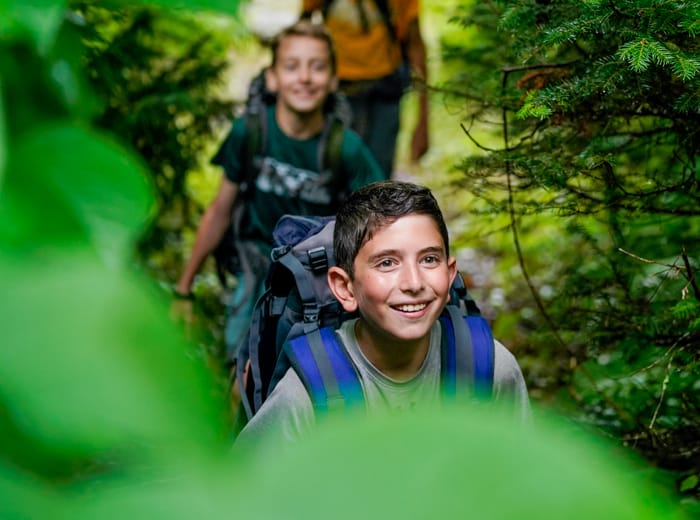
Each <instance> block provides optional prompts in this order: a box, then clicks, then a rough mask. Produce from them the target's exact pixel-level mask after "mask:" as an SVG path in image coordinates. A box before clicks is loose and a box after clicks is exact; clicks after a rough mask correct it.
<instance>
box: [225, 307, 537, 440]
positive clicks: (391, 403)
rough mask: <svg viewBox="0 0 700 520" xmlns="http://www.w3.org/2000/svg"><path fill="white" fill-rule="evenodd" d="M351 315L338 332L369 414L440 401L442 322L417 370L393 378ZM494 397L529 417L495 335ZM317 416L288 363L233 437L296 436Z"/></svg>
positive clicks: (512, 366)
mask: <svg viewBox="0 0 700 520" xmlns="http://www.w3.org/2000/svg"><path fill="white" fill-rule="evenodd" d="M355 321H356V320H349V321H346V322H345V323H343V324H342V325H341V327H340V328H339V329H338V330H337V331H336V334H338V337H339V339H340V342H341V344H342V345H344V346H345V349H346V350H347V352H348V354H349V355H350V358H351V359H352V362H353V363H354V365H355V368H356V370H357V373H358V375H359V378H360V383H361V385H362V389H363V391H364V396H365V407H366V410H367V413H368V414H369V415H373V414H380V413H383V414H386V413H390V414H391V413H406V412H410V411H411V410H416V409H419V408H420V407H433V408H434V407H436V406H441V403H442V399H441V391H440V363H441V362H440V342H441V334H442V328H441V327H440V325H439V323H437V322H436V323H435V324H434V325H433V328H432V329H431V331H430V348H429V349H428V354H427V356H426V357H425V360H424V361H423V364H422V365H421V367H420V369H419V370H418V372H416V374H415V375H414V376H413V377H411V378H410V379H408V380H406V381H396V380H394V379H391V378H389V377H387V376H386V375H385V374H383V373H382V372H380V371H379V370H378V369H377V368H376V367H375V366H374V365H372V363H370V362H369V360H368V359H367V358H366V357H365V355H364V354H363V353H362V350H361V349H360V346H359V345H358V343H357V338H356V337H355ZM493 399H494V401H495V402H497V403H499V404H500V405H502V406H508V407H511V408H512V411H513V414H515V415H516V417H517V418H518V419H521V420H523V421H528V420H529V418H530V404H529V400H528V396H527V388H526V386H525V380H524V379H523V375H522V372H521V371H520V367H519V366H518V362H517V361H516V360H515V357H514V356H513V355H512V354H511V353H510V352H509V351H508V349H506V348H505V347H504V346H503V345H502V344H501V343H500V342H498V341H496V342H495V357H494V381H493ZM315 422H316V418H315V413H314V408H313V404H312V402H311V398H310V397H309V394H308V393H307V391H306V388H304V384H303V383H302V382H301V380H300V379H299V376H298V375H297V373H296V372H295V371H294V370H293V369H289V370H288V371H287V373H286V374H285V375H284V377H283V378H282V379H281V380H280V382H279V383H278V384H277V386H276V387H275V389H274V390H273V391H272V393H271V394H270V395H269V397H268V398H267V400H266V401H265V403H264V404H263V406H262V408H261V409H260V411H259V412H258V413H257V414H255V416H254V417H253V418H252V419H251V420H250V422H249V423H248V424H247V425H246V426H245V428H244V429H243V431H242V432H241V433H240V435H239V437H238V440H237V442H238V443H249V442H254V441H257V440H258V439H260V438H262V437H263V436H265V437H266V436H275V437H281V438H283V439H286V440H289V441H294V440H296V439H298V438H299V437H300V436H302V435H304V434H305V433H306V432H308V431H309V430H310V429H311V428H313V426H314V424H315Z"/></svg>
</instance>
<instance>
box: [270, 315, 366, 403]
mask: <svg viewBox="0 0 700 520" xmlns="http://www.w3.org/2000/svg"><path fill="white" fill-rule="evenodd" d="M284 352H285V354H286V356H287V358H288V359H289V362H290V364H291V366H292V367H293V368H294V370H296V372H297V374H298V375H299V378H300V379H301V381H302V382H303V383H304V386H305V387H306V390H307V391H308V392H309V396H310V397H311V401H312V402H313V404H314V408H315V410H316V412H317V413H318V414H320V415H323V414H327V413H328V412H331V411H334V410H336V409H349V408H353V407H355V406H357V405H358V404H360V403H363V402H364V394H363V392H362V386H361V385H360V380H359V377H358V375H357V372H356V371H355V367H354V366H353V364H352V361H351V360H350V358H349V356H348V354H347V353H346V352H345V349H344V348H343V347H342V346H341V345H340V343H339V342H338V338H337V337H336V335H335V331H334V330H333V328H332V327H324V328H322V329H317V330H314V331H312V332H310V333H308V334H304V335H302V336H299V337H296V338H294V339H292V340H289V341H287V342H286V343H285V345H284Z"/></svg>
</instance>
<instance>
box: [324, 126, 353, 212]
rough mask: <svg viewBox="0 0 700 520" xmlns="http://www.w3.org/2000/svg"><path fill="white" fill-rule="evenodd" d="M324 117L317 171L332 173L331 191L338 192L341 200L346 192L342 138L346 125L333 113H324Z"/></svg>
mask: <svg viewBox="0 0 700 520" xmlns="http://www.w3.org/2000/svg"><path fill="white" fill-rule="evenodd" d="M326 119H327V122H326V125H325V127H324V129H323V132H322V134H321V139H320V141H319V145H318V167H319V170H318V171H319V172H323V171H329V172H330V173H331V174H332V176H333V177H332V183H333V193H335V194H339V199H340V200H342V199H343V198H344V197H345V196H346V195H347V194H348V193H347V191H348V187H347V185H346V183H347V178H346V176H345V175H343V139H344V137H345V129H346V127H347V125H346V124H345V122H344V121H343V120H342V119H341V118H339V117H337V116H335V115H334V114H328V115H326Z"/></svg>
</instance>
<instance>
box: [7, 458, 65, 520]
mask: <svg viewBox="0 0 700 520" xmlns="http://www.w3.org/2000/svg"><path fill="white" fill-rule="evenodd" d="M0 497H2V500H0V518H4V519H10V518H56V517H57V516H61V515H62V514H63V512H64V510H65V508H64V504H65V502H66V501H65V500H60V497H59V495H58V494H57V493H56V492H55V491H54V490H52V489H51V488H49V487H48V486H47V485H46V484H45V483H42V482H40V481H38V480H37V479H34V478H31V477H29V476H28V475H25V474H22V473H20V471H18V470H17V468H12V467H10V466H8V465H6V464H3V463H0Z"/></svg>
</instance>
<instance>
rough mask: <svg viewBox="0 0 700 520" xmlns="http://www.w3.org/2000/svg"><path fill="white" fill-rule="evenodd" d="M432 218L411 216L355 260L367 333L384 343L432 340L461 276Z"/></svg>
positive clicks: (356, 291) (356, 295)
mask: <svg viewBox="0 0 700 520" xmlns="http://www.w3.org/2000/svg"><path fill="white" fill-rule="evenodd" d="M445 249H446V248H445V244H444V242H443V239H442V235H441V234H440V231H439V229H438V226H437V224H436V223H435V221H434V220H433V219H432V218H431V217H430V216H428V215H421V214H411V215H406V216H404V217H400V218H399V219H398V220H396V221H395V222H394V223H392V224H390V225H388V226H385V227H383V228H381V229H379V230H378V231H376V232H375V233H374V234H373V236H372V239H371V240H369V241H368V242H366V243H365V244H364V245H363V246H362V247H361V248H360V250H359V252H358V254H357V256H356V257H355V261H354V267H355V274H354V277H353V279H352V281H351V282H350V286H351V292H352V296H353V299H354V301H355V303H356V305H357V307H358V309H359V311H360V314H361V316H362V318H363V322H364V323H363V326H366V327H367V332H368V333H369V334H371V335H372V336H373V337H374V338H375V339H376V340H379V341H397V340H398V341H428V338H429V332H430V328H431V326H432V325H433V323H434V322H435V320H437V318H438V317H439V315H440V313H441V312H442V310H443V308H444V306H445V304H446V303H447V301H448V300H449V290H450V285H451V284H452V281H453V280H454V277H455V275H456V272H457V268H456V262H455V260H454V258H452V257H450V258H448V257H447V253H446V251H445Z"/></svg>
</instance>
